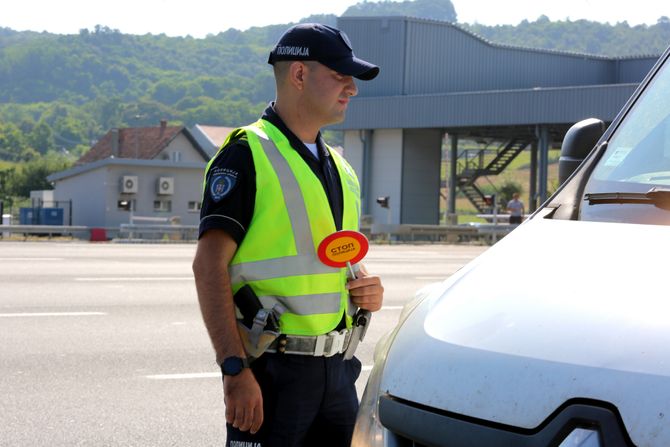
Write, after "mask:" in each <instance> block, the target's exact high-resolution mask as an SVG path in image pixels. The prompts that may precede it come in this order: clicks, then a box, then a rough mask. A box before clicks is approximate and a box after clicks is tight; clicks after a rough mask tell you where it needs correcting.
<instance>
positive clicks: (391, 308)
mask: <svg viewBox="0 0 670 447" xmlns="http://www.w3.org/2000/svg"><path fill="white" fill-rule="evenodd" d="M403 307H405V306H382V309H381V310H402V308H403Z"/></svg>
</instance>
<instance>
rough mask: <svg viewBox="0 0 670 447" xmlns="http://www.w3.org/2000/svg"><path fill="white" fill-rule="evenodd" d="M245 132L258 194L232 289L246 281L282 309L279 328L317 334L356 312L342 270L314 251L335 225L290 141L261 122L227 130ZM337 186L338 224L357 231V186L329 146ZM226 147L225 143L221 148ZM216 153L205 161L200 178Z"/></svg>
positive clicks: (231, 269) (290, 332)
mask: <svg viewBox="0 0 670 447" xmlns="http://www.w3.org/2000/svg"><path fill="white" fill-rule="evenodd" d="M241 132H244V133H246V137H247V141H248V143H249V147H250V149H251V154H252V157H253V161H254V167H255V169H256V198H255V201H256V202H255V207H254V212H253V216H252V218H251V223H250V224H249V228H248V230H247V232H246V235H245V236H244V239H243V240H242V242H241V244H240V246H239V247H238V249H237V252H236V253H235V256H234V257H233V260H232V261H231V263H230V266H229V273H230V278H231V282H232V287H233V293H235V292H237V290H239V289H240V288H241V287H242V286H244V285H245V284H248V285H249V286H250V287H251V288H252V289H253V291H254V292H255V293H256V295H257V296H258V298H259V299H260V301H261V303H262V304H263V307H264V308H266V309H270V308H272V307H273V306H274V304H276V303H280V304H281V305H282V306H284V308H285V309H286V312H285V313H284V314H283V315H282V316H281V319H280V328H281V332H282V333H283V334H288V335H321V334H325V333H328V332H329V331H331V330H333V329H334V328H335V327H336V326H337V325H338V323H339V322H340V321H341V320H342V317H343V316H344V315H346V323H347V327H351V316H352V315H353V313H354V312H355V310H356V309H355V308H354V306H353V305H352V304H351V303H350V301H349V294H348V292H347V290H346V288H345V284H346V281H347V280H346V269H344V268H342V269H339V268H333V267H328V266H326V265H324V264H322V263H321V262H320V261H319V259H318V257H317V248H318V246H319V243H320V242H321V241H322V240H323V239H324V238H325V237H326V236H328V235H329V234H331V233H333V232H335V231H336V227H335V222H334V219H333V213H332V212H331V209H330V204H329V202H328V197H327V196H326V193H325V191H324V188H323V185H322V184H321V182H320V180H319V179H318V178H317V176H316V175H315V174H314V173H313V172H312V170H311V168H310V167H309V166H308V165H307V163H305V161H304V160H303V159H302V157H301V156H300V154H299V153H298V152H297V151H296V150H295V149H293V148H292V147H291V145H290V143H289V141H288V139H287V138H286V136H284V134H282V133H281V131H279V129H277V128H276V127H275V126H274V125H272V124H271V123H270V122H268V121H265V120H259V121H257V122H255V123H254V124H252V125H249V126H246V127H242V128H239V129H236V130H235V131H233V132H232V133H231V134H230V136H229V137H228V139H227V140H226V142H225V143H224V144H223V146H222V147H223V148H225V147H226V145H227V144H228V142H229V141H230V140H231V138H237V137H238V136H239V135H240V133H241ZM327 149H328V151H329V153H330V156H331V157H332V158H333V160H334V161H335V166H336V167H337V171H338V173H339V176H340V180H341V184H342V196H343V197H342V198H343V216H342V229H343V230H354V231H358V225H359V220H360V187H359V183H358V178H357V177H356V174H355V172H354V170H353V169H352V168H351V166H350V165H349V163H347V161H346V160H345V159H344V158H343V157H342V156H340V155H339V154H338V153H337V152H336V151H334V150H333V149H331V148H330V147H327ZM222 150H225V149H222ZM215 158H216V157H214V158H213V159H212V160H211V161H210V162H209V164H208V165H207V170H206V172H205V178H207V172H208V171H209V168H210V166H211V165H212V162H213V161H214V159H215Z"/></svg>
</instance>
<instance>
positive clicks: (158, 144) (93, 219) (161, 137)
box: [48, 121, 209, 228]
mask: <svg viewBox="0 0 670 447" xmlns="http://www.w3.org/2000/svg"><path fill="white" fill-rule="evenodd" d="M207 160H209V154H208V153H207V152H206V151H205V150H204V149H203V148H202V146H201V145H200V144H199V143H198V141H197V140H196V138H195V137H194V136H193V134H192V133H191V131H189V130H188V129H186V128H185V127H183V126H168V125H167V123H166V122H165V121H161V124H160V126H157V127H140V128H125V129H112V130H111V131H109V132H108V133H107V134H106V135H105V136H104V137H103V138H102V139H101V140H100V141H98V142H97V143H96V144H95V145H94V146H93V147H92V148H91V149H90V150H89V151H88V152H87V153H86V154H84V155H83V156H82V157H81V158H80V159H79V160H78V161H77V163H76V165H75V167H73V168H71V169H68V170H66V171H62V172H58V173H55V174H52V175H51V176H49V177H48V180H49V181H50V182H52V183H53V185H54V191H53V194H54V199H55V200H57V201H71V203H72V209H71V220H72V221H71V222H66V224H70V225H84V226H89V227H103V228H118V227H119V225H120V224H127V223H130V222H131V218H132V217H138V218H142V217H145V218H149V219H147V220H148V221H152V222H154V223H155V222H166V223H169V222H172V223H178V224H181V225H197V224H198V223H199V221H200V205H201V201H202V178H203V172H204V169H205V165H206V162H207Z"/></svg>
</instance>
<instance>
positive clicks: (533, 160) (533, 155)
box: [528, 141, 537, 213]
mask: <svg viewBox="0 0 670 447" xmlns="http://www.w3.org/2000/svg"><path fill="white" fill-rule="evenodd" d="M536 209H537V141H533V142H532V143H531V145H530V185H529V189H528V212H531V213H532V212H533V211H535V210H536Z"/></svg>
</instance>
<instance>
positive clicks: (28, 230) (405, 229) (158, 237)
mask: <svg viewBox="0 0 670 447" xmlns="http://www.w3.org/2000/svg"><path fill="white" fill-rule="evenodd" d="M198 228H199V227H198V226H197V225H160V224H157V225H142V224H121V225H120V226H119V227H117V228H104V229H100V228H92V227H86V226H71V225H70V226H61V225H0V236H2V237H3V238H7V237H9V235H12V234H21V235H23V236H24V237H26V238H27V237H28V236H31V235H44V236H48V237H49V238H51V237H53V236H56V235H58V236H73V237H78V238H82V239H89V238H90V237H91V236H92V231H95V230H104V231H105V232H106V235H107V237H109V236H111V235H112V234H114V235H115V239H122V240H127V241H133V240H135V241H137V240H153V241H193V240H197V238H198ZM514 228H515V226H512V225H507V224H503V225H493V224H477V225H421V224H400V225H393V224H372V225H371V226H369V227H365V229H363V231H364V232H365V233H366V234H368V235H369V236H370V238H371V239H373V240H375V239H386V240H389V241H391V240H395V241H426V240H428V241H446V242H450V243H457V242H469V241H473V240H484V241H485V242H489V243H492V242H495V241H497V240H498V239H500V238H501V237H503V236H505V235H506V234H507V233H509V232H510V231H512V230H513V229H514Z"/></svg>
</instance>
